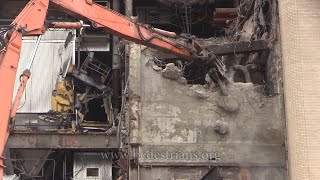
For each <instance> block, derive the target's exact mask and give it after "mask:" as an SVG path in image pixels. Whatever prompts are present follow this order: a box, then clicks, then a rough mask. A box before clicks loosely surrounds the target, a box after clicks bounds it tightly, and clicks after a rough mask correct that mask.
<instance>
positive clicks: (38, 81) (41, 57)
mask: <svg viewBox="0 0 320 180" xmlns="http://www.w3.org/2000/svg"><path fill="white" fill-rule="evenodd" d="M68 34H69V31H66V30H64V31H62V30H55V31H47V32H46V33H45V35H44V36H43V38H42V39H41V41H40V45H39V48H38V51H37V53H36V56H35V60H34V63H33V66H32V68H31V77H30V79H29V82H28V84H27V87H26V90H25V92H24V95H23V97H22V100H21V103H20V106H19V107H20V108H19V110H18V112H19V113H46V112H48V111H49V110H51V101H50V99H51V96H52V90H54V89H55V85H56V83H57V81H58V75H59V74H60V73H61V69H63V66H64V65H65V64H67V62H68V61H71V62H73V63H74V61H75V59H74V58H75V55H74V49H75V41H74V40H72V42H71V43H69V45H68V46H67V48H64V46H65V40H66V38H67V36H68ZM34 38H35V37H31V38H27V37H26V38H24V40H23V45H22V51H21V56H20V60H19V66H18V70H17V75H16V81H15V89H14V92H17V88H18V87H19V85H20V78H19V77H20V75H21V73H22V72H23V71H24V69H25V68H26V67H27V63H28V58H29V57H30V55H31V52H32V49H33V45H34V43H35V39H34Z"/></svg>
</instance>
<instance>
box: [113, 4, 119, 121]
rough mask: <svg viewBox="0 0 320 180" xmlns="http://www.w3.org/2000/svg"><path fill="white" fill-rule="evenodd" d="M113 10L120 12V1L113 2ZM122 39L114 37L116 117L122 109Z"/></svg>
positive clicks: (114, 102) (114, 99)
mask: <svg viewBox="0 0 320 180" xmlns="http://www.w3.org/2000/svg"><path fill="white" fill-rule="evenodd" d="M112 9H113V10H114V11H117V12H120V1H118V0H113V1H112ZM119 49H120V38H119V37H117V36H112V73H113V74H112V75H113V76H112V77H113V79H112V89H113V104H114V108H115V116H116V115H117V113H118V112H119V109H120V85H121V83H120V68H121V56H120V52H119Z"/></svg>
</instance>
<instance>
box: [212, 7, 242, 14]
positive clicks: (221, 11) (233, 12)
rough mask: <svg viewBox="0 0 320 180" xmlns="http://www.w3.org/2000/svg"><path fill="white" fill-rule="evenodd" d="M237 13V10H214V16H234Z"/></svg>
mask: <svg viewBox="0 0 320 180" xmlns="http://www.w3.org/2000/svg"><path fill="white" fill-rule="evenodd" d="M237 13H238V9H237V8H216V9H215V13H214V14H215V15H218V14H220V15H234V14H237Z"/></svg>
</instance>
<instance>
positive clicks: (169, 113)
mask: <svg viewBox="0 0 320 180" xmlns="http://www.w3.org/2000/svg"><path fill="white" fill-rule="evenodd" d="M152 58H153V52H152V50H149V49H145V48H144V47H143V46H140V45H132V47H131V54H130V77H129V80H130V85H129V86H130V90H131V96H135V97H138V98H134V99H131V105H133V106H131V108H133V109H134V110H133V111H132V113H131V114H132V116H131V117H130V118H131V119H133V120H132V121H134V123H133V124H135V127H134V128H133V129H132V132H131V139H134V143H135V144H136V143H138V144H139V158H138V161H139V163H138V164H139V165H140V166H142V167H152V168H157V166H173V165H175V166H199V167H200V166H208V167H209V166H214V165H219V166H230V165H237V166H264V167H266V168H265V169H268V168H271V167H279V168H276V169H277V171H281V167H283V166H284V165H285V149H284V146H283V145H284V120H283V116H282V106H281V96H275V97H268V96H266V95H264V92H263V88H262V87H261V86H256V85H253V84H252V83H235V84H232V85H229V86H228V92H229V94H230V95H231V96H232V97H233V98H235V99H236V100H237V102H238V104H239V110H238V111H237V112H228V111H226V110H225V109H224V108H221V107H219V103H218V100H219V98H221V95H220V93H219V92H218V91H216V92H212V91H210V90H208V89H205V88H204V87H203V86H200V85H183V84H181V83H179V82H177V81H174V80H170V79H166V78H163V77H161V74H160V73H159V72H157V71H155V70H154V69H153V68H152V64H151V65H150V60H152ZM195 89H197V90H200V91H202V92H204V94H205V95H206V96H207V97H199V96H198V95H197V93H196V92H195ZM220 122H223V123H226V124H228V126H229V132H228V134H226V135H221V134H219V133H216V132H215V131H214V126H215V124H216V123H220ZM142 167H141V168H139V173H137V171H138V169H137V168H133V169H132V172H133V174H135V173H136V174H140V175H142V174H143V173H147V174H149V173H150V172H149V171H150V170H148V168H142ZM159 171H161V170H159ZM198 172H199V171H198ZM163 173H164V174H167V172H166V171H163ZM160 174H161V173H160ZM171 174H172V173H171ZM169 176H170V175H169ZM199 177H200V175H199ZM131 178H132V179H136V178H137V177H136V176H134V175H132V177H131ZM172 178H173V179H175V178H174V177H173V176H172ZM283 178H284V175H283V176H281V177H276V179H279V180H280V179H283ZM141 179H146V178H141ZM151 179H167V178H160V177H159V178H151ZM189 179H193V178H189ZM196 179H197V178H196Z"/></svg>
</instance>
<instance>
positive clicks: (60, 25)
mask: <svg viewBox="0 0 320 180" xmlns="http://www.w3.org/2000/svg"><path fill="white" fill-rule="evenodd" d="M50 27H51V28H64V29H81V28H82V27H90V25H88V24H83V23H82V22H51V23H50Z"/></svg>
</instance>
